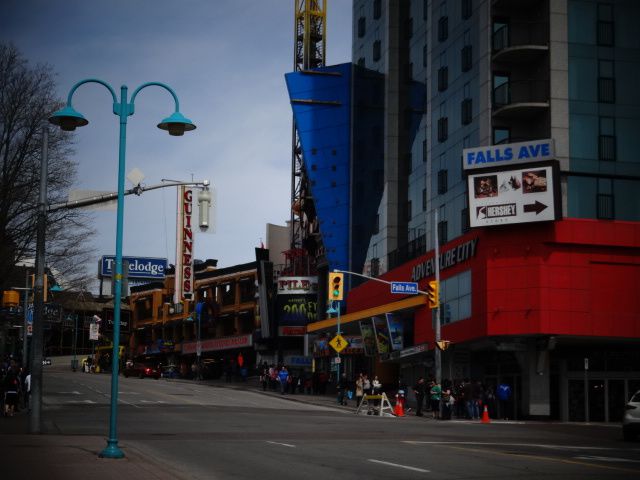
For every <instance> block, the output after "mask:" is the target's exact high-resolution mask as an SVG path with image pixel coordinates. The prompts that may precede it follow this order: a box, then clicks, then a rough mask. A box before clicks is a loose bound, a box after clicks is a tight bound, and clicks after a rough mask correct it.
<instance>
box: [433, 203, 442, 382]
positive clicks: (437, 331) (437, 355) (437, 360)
mask: <svg viewBox="0 0 640 480" xmlns="http://www.w3.org/2000/svg"><path fill="white" fill-rule="evenodd" d="M434 213H435V215H434V223H435V225H434V228H433V231H434V234H435V242H436V245H435V269H436V282H437V284H438V290H439V289H440V246H439V240H438V209H437V208H436V209H435V211H434ZM438 296H439V295H438ZM435 311H436V328H435V336H436V344H437V342H439V341H440V299H439V298H438V306H437V307H436V308H435ZM434 355H435V364H436V382H438V384H439V385H441V384H442V383H441V382H442V352H441V351H440V349H439V348H438V347H436V348H435V350H434Z"/></svg>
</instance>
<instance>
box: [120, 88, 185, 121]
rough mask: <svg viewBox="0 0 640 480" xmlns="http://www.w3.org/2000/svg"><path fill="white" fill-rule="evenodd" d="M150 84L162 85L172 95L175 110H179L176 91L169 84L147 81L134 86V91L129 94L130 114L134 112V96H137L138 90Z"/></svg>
mask: <svg viewBox="0 0 640 480" xmlns="http://www.w3.org/2000/svg"><path fill="white" fill-rule="evenodd" d="M151 86H156V87H162V88H164V89H165V90H166V91H167V92H169V93H170V94H171V96H172V97H173V101H174V102H175V105H176V112H179V111H180V101H179V100H178V96H177V95H176V92H174V91H173V89H172V88H171V87H170V86H169V85H165V84H164V83H161V82H147V83H143V84H142V85H140V86H139V87H138V88H136V89H135V91H134V92H133V95H131V102H130V107H131V114H133V112H134V108H135V107H134V102H135V100H136V97H137V96H138V93H139V92H140V90H142V89H143V88H147V87H151Z"/></svg>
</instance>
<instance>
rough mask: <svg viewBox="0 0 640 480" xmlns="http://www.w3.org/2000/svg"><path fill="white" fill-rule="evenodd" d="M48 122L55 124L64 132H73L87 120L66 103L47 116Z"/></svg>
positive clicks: (85, 123)
mask: <svg viewBox="0 0 640 480" xmlns="http://www.w3.org/2000/svg"><path fill="white" fill-rule="evenodd" d="M49 123H52V124H53V125H57V126H58V127H60V128H61V129H62V130H64V131H65V132H73V131H74V130H75V129H76V128H77V127H84V126H85V125H87V124H88V123H89V121H88V120H87V119H86V118H84V117H83V116H82V114H81V113H79V112H76V111H75V110H74V109H73V107H72V106H70V105H67V106H66V107H64V108H63V109H62V110H58V111H57V112H55V113H54V114H53V115H51V116H50V117H49Z"/></svg>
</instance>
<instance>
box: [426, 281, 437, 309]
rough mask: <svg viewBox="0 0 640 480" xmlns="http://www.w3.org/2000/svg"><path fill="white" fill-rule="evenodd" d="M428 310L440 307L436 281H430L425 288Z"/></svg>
mask: <svg viewBox="0 0 640 480" xmlns="http://www.w3.org/2000/svg"><path fill="white" fill-rule="evenodd" d="M427 298H428V299H429V308H438V306H439V305H440V285H439V284H438V281H437V280H431V281H430V282H429V284H428V288H427Z"/></svg>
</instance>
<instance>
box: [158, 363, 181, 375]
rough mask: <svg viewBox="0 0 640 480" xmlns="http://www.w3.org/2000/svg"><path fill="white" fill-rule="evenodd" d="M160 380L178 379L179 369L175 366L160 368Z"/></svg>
mask: <svg viewBox="0 0 640 480" xmlns="http://www.w3.org/2000/svg"><path fill="white" fill-rule="evenodd" d="M161 373H162V378H180V369H179V368H178V367H177V366H176V365H165V366H164V367H162V372H161Z"/></svg>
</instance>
